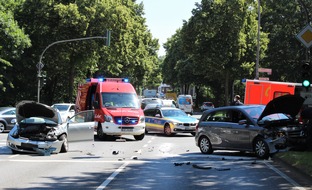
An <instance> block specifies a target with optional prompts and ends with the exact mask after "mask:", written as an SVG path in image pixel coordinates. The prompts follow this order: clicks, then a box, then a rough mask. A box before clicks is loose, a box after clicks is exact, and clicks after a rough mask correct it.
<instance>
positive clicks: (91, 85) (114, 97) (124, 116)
mask: <svg viewBox="0 0 312 190" xmlns="http://www.w3.org/2000/svg"><path fill="white" fill-rule="evenodd" d="M76 106H77V109H78V111H83V110H89V109H94V112H95V121H97V123H98V124H97V127H96V128H95V132H96V133H97V135H98V137H99V138H100V139H107V138H108V137H111V136H121V135H133V136H134V138H135V139H136V140H142V139H143V138H144V135H145V118H144V113H143V110H142V109H141V106H140V103H139V99H138V96H137V93H136V91H135V89H134V87H133V86H132V85H131V84H130V83H129V80H128V79H126V78H91V79H88V80H87V82H86V83H84V84H81V85H79V87H78V94H77V98H76Z"/></svg>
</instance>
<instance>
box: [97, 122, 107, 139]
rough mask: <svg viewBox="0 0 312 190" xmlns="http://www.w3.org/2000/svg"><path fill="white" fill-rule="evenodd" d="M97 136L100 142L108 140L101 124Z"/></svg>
mask: <svg viewBox="0 0 312 190" xmlns="http://www.w3.org/2000/svg"><path fill="white" fill-rule="evenodd" d="M97 136H98V138H99V139H100V140H106V139H107V135H106V134H105V133H103V130H102V125H101V124H99V125H98V127H97Z"/></svg>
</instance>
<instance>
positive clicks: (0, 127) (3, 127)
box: [0, 122, 5, 133]
mask: <svg viewBox="0 0 312 190" xmlns="http://www.w3.org/2000/svg"><path fill="white" fill-rule="evenodd" d="M4 130H5V124H4V123H2V122H0V133H3V131H4Z"/></svg>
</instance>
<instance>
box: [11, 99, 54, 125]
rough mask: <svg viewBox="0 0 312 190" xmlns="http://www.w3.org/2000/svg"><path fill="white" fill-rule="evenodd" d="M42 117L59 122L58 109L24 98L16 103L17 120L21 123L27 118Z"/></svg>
mask: <svg viewBox="0 0 312 190" xmlns="http://www.w3.org/2000/svg"><path fill="white" fill-rule="evenodd" d="M30 117H40V118H45V119H49V120H51V121H54V122H55V123H58V121H59V118H58V117H59V114H58V113H57V110H56V109H54V108H52V107H50V106H48V105H45V104H41V103H38V102H35V101H29V100H23V101H21V102H19V103H18V104H17V105H16V120H17V122H18V123H20V122H21V121H22V120H23V119H25V118H30Z"/></svg>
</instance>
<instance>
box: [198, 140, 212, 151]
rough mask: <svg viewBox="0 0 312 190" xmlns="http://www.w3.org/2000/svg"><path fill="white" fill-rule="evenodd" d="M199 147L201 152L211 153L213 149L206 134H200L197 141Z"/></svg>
mask: <svg viewBox="0 0 312 190" xmlns="http://www.w3.org/2000/svg"><path fill="white" fill-rule="evenodd" d="M198 145H199V149H200V151H201V152H202V153H203V154H212V153H213V149H212V146H211V143H210V140H209V138H208V137H206V136H202V137H200V138H199V141H198Z"/></svg>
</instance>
